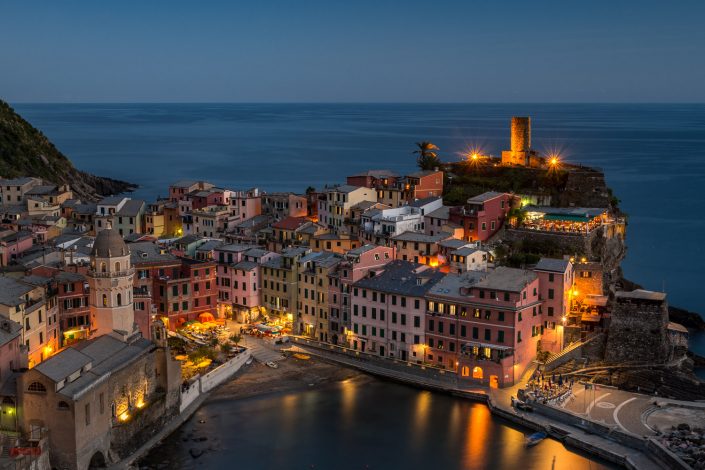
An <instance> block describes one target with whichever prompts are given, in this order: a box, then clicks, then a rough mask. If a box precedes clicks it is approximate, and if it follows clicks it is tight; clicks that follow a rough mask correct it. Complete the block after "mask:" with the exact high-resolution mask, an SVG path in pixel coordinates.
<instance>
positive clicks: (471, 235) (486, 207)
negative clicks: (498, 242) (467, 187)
mask: <svg viewBox="0 0 705 470" xmlns="http://www.w3.org/2000/svg"><path fill="white" fill-rule="evenodd" d="M512 197H513V196H512V195H511V194H508V193H498V192H494V191H490V192H486V193H483V194H480V195H478V196H475V197H471V198H470V199H468V201H467V203H466V204H465V205H464V206H460V207H452V208H451V209H450V213H449V220H450V222H453V223H456V224H458V225H460V226H461V227H463V239H464V240H467V241H471V242H475V241H481V242H484V241H486V240H487V239H489V238H490V237H492V235H494V234H495V233H497V232H498V231H499V229H500V228H502V224H504V219H505V218H506V217H507V213H508V212H509V208H510V207H509V206H510V201H511V199H512Z"/></svg>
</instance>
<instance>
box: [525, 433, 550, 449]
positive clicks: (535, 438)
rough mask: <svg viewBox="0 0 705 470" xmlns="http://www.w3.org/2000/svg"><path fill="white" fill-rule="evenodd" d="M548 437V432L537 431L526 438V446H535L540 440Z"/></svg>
mask: <svg viewBox="0 0 705 470" xmlns="http://www.w3.org/2000/svg"><path fill="white" fill-rule="evenodd" d="M546 437H548V434H546V433H545V432H543V431H539V432H535V433H533V434H532V435H530V436H528V437H527V438H526V441H525V444H526V447H531V446H535V445H536V444H538V443H539V442H541V441H543V440H544V439H546Z"/></svg>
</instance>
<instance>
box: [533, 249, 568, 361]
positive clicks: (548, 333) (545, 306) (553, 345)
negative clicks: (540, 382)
mask: <svg viewBox="0 0 705 470" xmlns="http://www.w3.org/2000/svg"><path fill="white" fill-rule="evenodd" d="M534 272H536V274H537V275H538V277H539V298H540V299H541V300H542V305H541V306H540V308H539V310H540V313H542V314H543V337H542V339H541V349H543V350H544V351H551V352H559V351H560V350H561V349H563V347H564V346H565V344H563V343H564V339H565V328H566V327H567V326H568V325H570V324H573V322H570V321H569V315H570V312H571V305H572V303H573V296H574V293H575V292H576V291H575V289H574V288H573V285H574V279H575V275H574V270H573V263H571V262H570V260H567V259H552V258H541V259H540V260H539V262H538V264H536V266H535V267H534Z"/></svg>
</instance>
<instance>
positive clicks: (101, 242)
mask: <svg viewBox="0 0 705 470" xmlns="http://www.w3.org/2000/svg"><path fill="white" fill-rule="evenodd" d="M129 253H130V250H128V249H127V245H126V244H125V241H124V240H123V239H122V237H121V236H120V234H119V233H118V231H117V230H114V229H105V230H101V231H100V232H98V235H97V236H96V237H95V241H94V242H93V249H92V250H91V256H95V257H98V258H111V257H115V256H126V255H128V254H129Z"/></svg>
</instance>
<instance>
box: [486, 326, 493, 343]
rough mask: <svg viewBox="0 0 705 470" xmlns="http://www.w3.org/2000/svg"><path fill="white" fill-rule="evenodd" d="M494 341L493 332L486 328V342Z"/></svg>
mask: <svg viewBox="0 0 705 470" xmlns="http://www.w3.org/2000/svg"><path fill="white" fill-rule="evenodd" d="M491 340H492V330H490V329H487V328H485V341H491Z"/></svg>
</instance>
